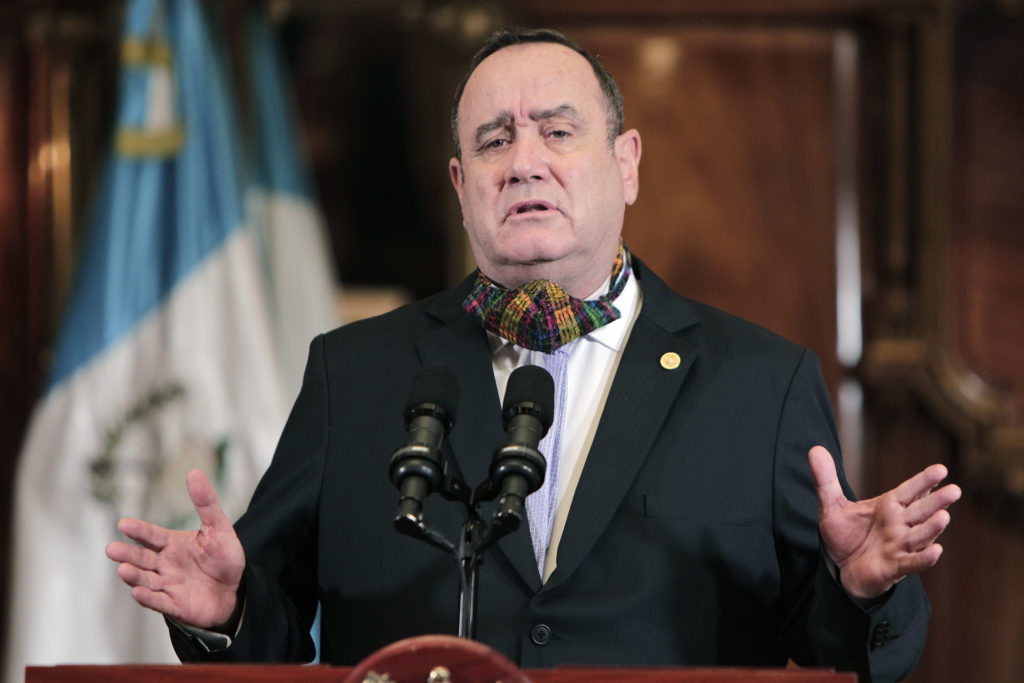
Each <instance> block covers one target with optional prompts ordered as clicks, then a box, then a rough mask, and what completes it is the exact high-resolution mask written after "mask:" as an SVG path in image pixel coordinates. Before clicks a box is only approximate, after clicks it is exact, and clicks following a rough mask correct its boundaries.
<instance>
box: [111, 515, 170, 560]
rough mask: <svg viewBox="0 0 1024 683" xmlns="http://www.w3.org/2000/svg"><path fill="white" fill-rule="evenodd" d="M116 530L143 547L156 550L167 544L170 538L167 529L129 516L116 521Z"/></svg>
mask: <svg viewBox="0 0 1024 683" xmlns="http://www.w3.org/2000/svg"><path fill="white" fill-rule="evenodd" d="M117 530H118V531H120V532H121V533H122V534H124V535H125V536H127V537H128V538H130V539H132V540H133V541H135V542H136V543H138V544H140V545H142V546H143V547H146V548H149V549H151V550H155V551H157V552H159V551H160V550H161V549H163V547H164V546H165V545H167V541H168V539H169V538H170V531H169V530H168V529H165V528H163V527H162V526H157V525H156V524H150V523H149V522H143V521H142V520H141V519H132V518H131V517H125V518H123V519H121V520H120V521H118V523H117Z"/></svg>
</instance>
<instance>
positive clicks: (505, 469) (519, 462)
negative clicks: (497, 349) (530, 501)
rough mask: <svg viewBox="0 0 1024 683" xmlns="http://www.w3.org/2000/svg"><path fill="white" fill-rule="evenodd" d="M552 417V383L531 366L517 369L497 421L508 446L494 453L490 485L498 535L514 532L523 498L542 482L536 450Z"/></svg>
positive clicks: (542, 463) (544, 467) (544, 463)
mask: <svg viewBox="0 0 1024 683" xmlns="http://www.w3.org/2000/svg"><path fill="white" fill-rule="evenodd" d="M554 414H555V383H554V380H552V379H551V375H550V374H549V373H548V371H547V370H545V369H544V368H541V367H537V366H535V365H526V366H523V367H521V368H517V369H516V370H514V371H513V372H512V375H511V376H510V377H509V378H508V386H507V387H506V388H505V402H504V404H503V405H502V410H501V418H502V421H503V423H504V425H505V431H506V432H507V433H508V443H507V444H505V445H504V446H502V447H500V448H499V449H498V450H497V451H495V452H494V458H493V459H492V460H491V482H492V484H493V485H494V486H497V487H500V490H501V493H500V497H499V498H498V510H497V511H496V512H495V513H494V523H495V526H496V527H500V528H501V530H502V531H501V533H508V532H509V531H512V530H513V529H516V528H518V526H519V524H520V523H521V522H522V520H523V517H525V514H526V513H525V508H524V502H525V500H526V496H528V495H530V494H531V493H533V492H534V491H536V490H537V489H539V488H540V485H541V484H542V483H543V482H544V474H545V472H546V470H547V461H546V460H544V456H543V455H542V454H541V453H540V451H538V450H537V445H538V444H540V440H541V439H543V438H544V435H545V434H547V431H548V428H549V427H551V421H552V419H553V418H554Z"/></svg>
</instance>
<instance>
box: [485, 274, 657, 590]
mask: <svg viewBox="0 0 1024 683" xmlns="http://www.w3.org/2000/svg"><path fill="white" fill-rule="evenodd" d="M610 284H611V278H610V277H609V278H608V280H605V282H604V284H603V285H602V286H601V287H600V288H598V290H597V291H595V292H594V293H593V294H591V295H590V296H588V297H587V299H588V300H589V299H596V298H598V297H599V296H601V295H603V294H605V293H606V292H607V291H608V287H609V285H610ZM642 298H643V297H642V294H641V292H640V286H639V284H638V283H637V281H636V278H635V277H633V274H632V273H630V275H629V279H628V280H627V281H626V285H625V287H624V288H623V290H622V293H621V294H619V296H618V298H617V299H615V301H614V302H613V305H614V306H615V307H616V308H617V309H618V310H619V313H620V314H621V315H620V316H619V318H618V319H617V320H614V321H612V322H610V323H608V324H607V325H604V326H603V327H599V328H598V329H596V330H594V331H593V332H591V333H590V334H587V335H585V336H583V337H580V338H579V339H576V340H575V341H573V342H571V344H572V349H571V350H570V356H569V368H568V376H569V386H568V387H567V390H566V395H565V422H564V425H563V427H562V451H561V459H560V462H559V464H558V484H557V491H556V492H555V516H554V520H553V522H552V528H551V541H550V544H549V545H548V551H547V555H546V557H545V562H544V574H543V577H542V578H543V580H544V581H547V579H548V577H549V576H551V573H552V572H553V571H554V570H555V564H556V559H557V557H558V543H559V541H560V540H561V537H562V530H563V529H564V528H565V520H566V519H567V517H568V515H569V506H570V505H572V497H573V494H574V493H575V491H576V485H577V483H578V482H579V479H580V473H581V472H582V471H583V465H584V463H585V462H586V459H587V453H588V452H589V451H590V445H591V443H592V442H593V441H594V433H595V432H596V431H597V424H598V422H599V421H600V419H601V413H602V412H603V411H604V404H605V401H606V400H607V398H608V391H609V389H611V385H612V378H613V377H615V370H616V368H618V365H619V359H620V358H621V357H622V349H623V348H624V347H625V346H626V340H627V339H628V338H629V332H630V330H632V329H633V323H634V322H636V317H637V314H639V312H640V305H641V303H642ZM487 336H488V340H489V341H490V344H491V354H492V355H491V359H492V362H493V364H494V381H495V384H497V387H498V395H499V396H501V397H504V396H505V386H506V385H507V384H508V378H509V375H511V374H512V371H513V370H515V369H516V368H518V367H521V366H524V365H538V366H541V367H543V365H544V362H543V355H544V353H543V352H542V351H531V350H529V349H525V348H523V347H521V346H517V345H515V344H513V343H512V342H510V341H508V340H507V339H504V338H502V337H500V336H498V335H496V334H494V333H492V332H488V333H487ZM545 455H547V454H545ZM516 533H522V531H518V532H516Z"/></svg>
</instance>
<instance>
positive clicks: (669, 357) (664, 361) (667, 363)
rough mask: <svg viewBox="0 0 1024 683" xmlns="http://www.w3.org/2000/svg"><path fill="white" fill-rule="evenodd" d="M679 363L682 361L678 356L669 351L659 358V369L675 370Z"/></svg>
mask: <svg viewBox="0 0 1024 683" xmlns="http://www.w3.org/2000/svg"><path fill="white" fill-rule="evenodd" d="M681 362H682V361H681V359H680V358H679V354H678V353H675V352H674V351H669V352H668V353H665V354H662V356H661V367H663V368H665V369H666V370H675V369H676V368H678V367H679V363H681Z"/></svg>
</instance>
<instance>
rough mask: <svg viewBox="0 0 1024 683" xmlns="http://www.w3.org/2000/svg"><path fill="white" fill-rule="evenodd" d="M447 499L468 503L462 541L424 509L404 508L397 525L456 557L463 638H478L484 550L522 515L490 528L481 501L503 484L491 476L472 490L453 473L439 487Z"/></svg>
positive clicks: (461, 634)
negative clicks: (479, 581) (452, 537)
mask: <svg viewBox="0 0 1024 683" xmlns="http://www.w3.org/2000/svg"><path fill="white" fill-rule="evenodd" d="M438 493H440V494H441V495H442V496H443V497H444V498H445V499H446V500H450V501H456V502H461V503H462V504H463V505H465V506H466V520H465V522H463V524H462V534H461V535H460V537H459V542H458V544H455V543H452V542H451V541H450V540H448V538H447V537H446V536H445V535H444V534H442V533H441V532H439V531H437V530H436V529H433V528H431V527H430V526H429V525H428V524H427V523H426V520H425V519H424V518H423V512H422V510H420V511H419V512H418V513H413V512H409V511H407V510H404V509H402V508H401V507H400V508H399V510H398V511H397V512H396V514H395V518H394V523H395V528H396V529H397V530H398V531H399V532H400V533H402V534H405V535H406V536H410V537H412V538H417V539H419V540H421V541H424V542H426V543H428V544H430V545H432V546H434V547H435V548H439V549H440V550H443V551H445V552H447V553H451V554H452V556H453V557H454V558H455V560H456V561H457V562H458V564H459V638H467V639H470V640H473V639H475V638H476V596H477V576H478V574H479V570H480V564H481V563H482V562H483V557H482V555H483V553H484V551H486V550H487V549H488V548H490V547H491V546H492V545H494V544H495V543H497V542H498V540H500V539H501V538H503V537H505V536H507V535H508V534H510V533H512V532H513V531H515V530H516V529H517V528H519V521H520V520H519V518H518V517H510V516H504V517H501V518H499V519H496V520H495V521H494V524H492V525H491V526H490V527H488V526H487V524H486V522H484V520H483V519H482V518H481V517H480V511H479V507H480V503H481V502H483V501H488V500H493V499H494V498H495V497H496V496H497V494H498V493H499V487H498V486H496V485H495V484H494V482H492V481H491V480H490V479H488V480H487V481H484V482H483V483H481V484H480V485H479V486H477V487H476V489H475V490H474V491H472V492H470V490H469V487H468V486H466V484H465V482H463V481H462V480H461V479H458V478H456V477H453V476H446V477H445V478H444V481H443V482H442V484H441V486H440V487H439V489H438Z"/></svg>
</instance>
